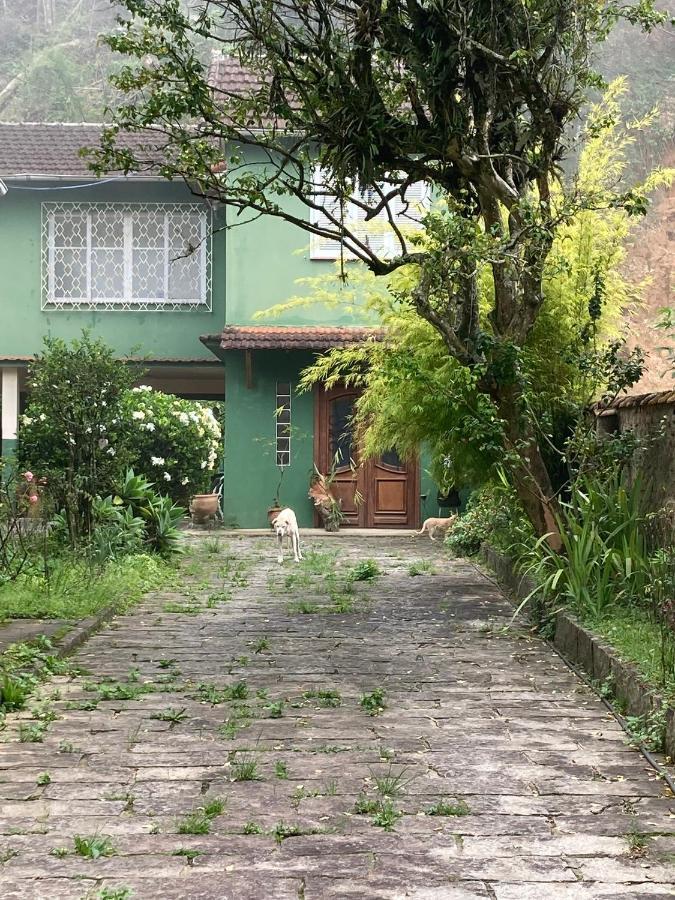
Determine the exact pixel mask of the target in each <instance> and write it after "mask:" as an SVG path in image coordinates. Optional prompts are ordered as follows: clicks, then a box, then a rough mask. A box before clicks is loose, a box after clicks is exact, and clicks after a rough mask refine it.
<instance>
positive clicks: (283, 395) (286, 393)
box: [275, 381, 291, 467]
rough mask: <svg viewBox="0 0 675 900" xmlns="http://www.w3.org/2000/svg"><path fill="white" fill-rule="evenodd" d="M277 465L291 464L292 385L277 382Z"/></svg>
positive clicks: (287, 382) (286, 382)
mask: <svg viewBox="0 0 675 900" xmlns="http://www.w3.org/2000/svg"><path fill="white" fill-rule="evenodd" d="M275 421H276V451H277V465H278V466H280V467H284V466H290V464H291V384H290V382H289V381H277V403H276V407H275Z"/></svg>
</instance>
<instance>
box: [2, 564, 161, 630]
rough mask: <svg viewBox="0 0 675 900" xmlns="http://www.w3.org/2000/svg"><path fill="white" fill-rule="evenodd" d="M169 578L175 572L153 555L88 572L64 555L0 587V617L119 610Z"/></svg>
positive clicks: (70, 616) (87, 566)
mask: <svg viewBox="0 0 675 900" xmlns="http://www.w3.org/2000/svg"><path fill="white" fill-rule="evenodd" d="M174 576H175V571H174V569H172V568H171V567H170V566H169V565H168V564H167V563H166V562H164V561H163V560H161V559H159V558H158V557H157V556H155V555H149V554H145V553H140V554H136V555H133V556H127V557H124V558H123V559H119V560H111V561H110V562H108V563H106V564H105V565H104V566H102V567H97V568H95V569H93V568H92V567H91V565H90V564H89V563H87V562H86V561H82V559H81V557H79V558H76V557H74V556H71V555H70V554H66V555H63V556H60V557H57V558H56V559H54V560H53V561H51V562H50V564H49V567H48V568H47V570H46V571H45V570H41V571H40V570H38V571H34V572H32V573H31V574H27V575H22V576H21V577H20V578H19V579H17V581H15V582H14V583H13V584H11V585H10V584H6V585H0V619H3V618H11V617H17V616H18V617H22V618H38V619H39V618H47V619H83V618H86V617H87V616H91V615H94V614H95V613H97V612H99V611H100V610H102V609H105V608H107V607H113V608H115V609H116V610H118V611H120V612H122V611H124V610H125V609H129V608H130V607H131V606H133V605H134V604H135V603H137V602H138V601H139V600H140V598H141V597H142V596H143V594H144V593H146V592H147V591H149V590H152V589H154V588H158V587H161V586H163V585H166V584H167V582H170V581H172V580H173V578H174Z"/></svg>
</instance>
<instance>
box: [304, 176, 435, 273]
mask: <svg viewBox="0 0 675 900" xmlns="http://www.w3.org/2000/svg"><path fill="white" fill-rule="evenodd" d="M316 172H317V174H316V175H315V178H316V179H317V180H316V183H317V184H323V180H322V176H321V172H320V170H316ZM381 187H382V190H383V192H384V193H387V192H388V191H390V190H391V189H392V187H393V185H392V184H389V183H386V182H385V183H383V184H382V186H381ZM359 199H362V200H363V202H364V203H368V204H370V205H374V204H375V203H376V202H377V200H378V196H377V194H376V193H375V192H373V191H364V192H362V193H361V194H360V195H359ZM326 206H327V207H328V209H329V211H330V212H331V213H333V214H335V215H336V216H338V215H339V212H340V206H339V203H338V201H337V200H334V201H333V202H332V204H331V203H330V200H329V201H328V202H327V203H326ZM389 206H390V209H391V212H392V214H393V216H394V219H395V221H396V224H397V226H398V227H399V228H400V229H401V231H402V233H403V234H404V236H405V235H406V234H409V233H410V231H412V230H415V229H419V228H421V219H422V218H423V216H424V215H425V213H426V211H427V209H428V207H429V188H428V185H427V184H426V183H425V182H423V181H420V182H417V183H415V184H412V185H410V186H409V187H408V188H407V189H406V191H405V200H402V199H401V198H400V197H396V198H395V199H394V200H392V201H391V202H390V204H389ZM311 221H312V222H313V223H315V224H317V225H325V226H331V223H330V222H329V219H328V217H327V216H326V215H324V214H323V213H321V212H319V211H316V210H313V211H312V218H311ZM345 227H346V228H347V229H348V230H350V231H351V232H352V233H353V234H354V235H355V237H356V238H358V240H360V241H361V242H362V243H364V244H366V245H367V246H368V247H369V248H370V249H371V250H372V252H373V253H374V254H376V255H377V256H380V257H383V258H385V259H386V258H388V257H392V256H396V255H397V254H399V253H400V252H401V244H400V241H399V239H398V237H397V235H396V233H395V231H394V230H393V228H392V227H391V225H390V223H389V216H388V214H387V211H386V210H382V211H381V212H379V213H378V214H377V215H376V216H375V217H374V218H372V219H370V220H368V221H366V218H365V213H364V211H363V210H362V209H360V208H359V207H358V206H356V205H355V204H353V203H348V204H347V209H346V210H345ZM344 256H345V259H354V254H353V253H350V252H348V251H347V250H345V253H344ZM339 257H340V242H339V241H333V240H328V239H327V238H322V237H320V236H319V235H312V236H311V240H310V259H332V260H334V259H339Z"/></svg>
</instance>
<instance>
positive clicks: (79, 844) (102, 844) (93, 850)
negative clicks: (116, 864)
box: [73, 834, 117, 859]
mask: <svg viewBox="0 0 675 900" xmlns="http://www.w3.org/2000/svg"><path fill="white" fill-rule="evenodd" d="M73 843H74V844H75V852H76V853H77V854H78V856H83V857H84V858H85V859H100V858H101V857H105V856H114V855H115V853H116V852H117V851H116V850H115V848H114V846H113V844H112V841H111V840H110V838H109V837H107V836H106V835H104V834H95V835H93V836H91V837H83V836H82V835H79V834H76V835H75V837H74V838H73Z"/></svg>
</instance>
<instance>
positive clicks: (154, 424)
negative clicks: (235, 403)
mask: <svg viewBox="0 0 675 900" xmlns="http://www.w3.org/2000/svg"><path fill="white" fill-rule="evenodd" d="M121 418H122V421H123V423H124V429H125V436H124V440H125V441H126V443H127V445H128V446H129V448H132V454H131V455H132V459H133V463H132V464H133V467H134V469H135V470H136V471H137V472H142V473H143V474H144V475H145V476H146V477H148V478H150V479H151V480H153V481H155V482H157V483H158V484H160V485H161V486H162V490H163V491H165V492H166V493H167V494H169V495H170V496H171V498H172V499H173V500H175V501H177V502H185V501H186V500H187V499H188V498H189V497H191V496H192V495H193V494H198V493H203V492H204V491H206V490H208V488H209V486H210V482H211V478H212V477H213V471H214V469H215V468H216V465H217V463H218V460H219V458H220V455H221V452H222V430H221V427H220V425H219V423H218V421H217V420H216V418H215V416H214V415H213V413H212V412H211V410H210V409H209V408H208V407H206V406H203V405H201V404H200V403H199V402H196V401H193V400H184V399H182V398H180V397H176V396H174V395H173V394H164V393H162V392H161V391H155V390H153V389H152V388H151V387H149V386H148V385H141V386H140V387H136V388H133V389H132V390H130V391H127V392H126V393H125V394H124V396H123V398H122V402H121Z"/></svg>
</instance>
